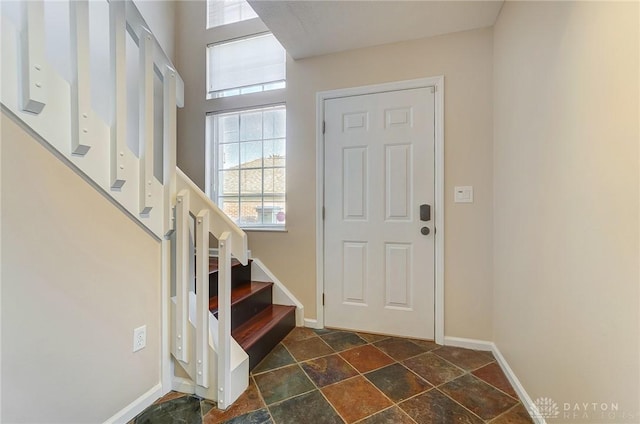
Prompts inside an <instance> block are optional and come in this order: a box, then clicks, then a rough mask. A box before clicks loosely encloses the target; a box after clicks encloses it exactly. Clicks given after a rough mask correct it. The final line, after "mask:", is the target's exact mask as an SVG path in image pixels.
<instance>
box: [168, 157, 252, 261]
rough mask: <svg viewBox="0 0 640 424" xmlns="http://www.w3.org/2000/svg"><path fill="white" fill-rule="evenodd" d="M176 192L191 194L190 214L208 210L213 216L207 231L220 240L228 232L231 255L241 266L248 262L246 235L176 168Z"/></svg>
mask: <svg viewBox="0 0 640 424" xmlns="http://www.w3.org/2000/svg"><path fill="white" fill-rule="evenodd" d="M176 176H177V178H176V190H177V192H178V193H179V192H180V191H182V190H188V191H189V193H190V194H191V198H190V202H191V205H192V207H191V212H192V213H194V212H195V213H197V212H199V211H201V210H203V209H208V210H210V211H211V212H212V214H213V215H214V216H215V218H214V219H211V220H210V224H209V231H210V232H211V234H213V235H214V237H215V238H217V239H218V240H220V237H222V234H224V233H225V232H227V231H228V232H229V233H230V234H231V241H232V247H231V253H232V254H233V256H234V257H235V258H236V259H237V260H239V261H240V262H241V263H242V264H243V265H246V264H247V263H248V261H249V250H248V246H247V244H248V242H247V233H245V232H244V231H242V229H241V228H240V227H238V225H237V224H236V223H235V222H233V220H231V218H229V217H228V216H227V215H226V214H225V213H224V212H223V211H222V210H220V208H219V207H218V205H216V204H215V203H214V202H213V201H212V200H211V199H210V198H209V197H208V196H207V195H206V193H204V192H203V191H202V190H200V188H199V187H198V186H197V185H196V184H195V183H194V182H193V181H191V180H190V179H189V177H187V176H186V175H185V173H184V172H182V171H181V170H180V168H176Z"/></svg>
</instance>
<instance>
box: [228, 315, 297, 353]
mask: <svg viewBox="0 0 640 424" xmlns="http://www.w3.org/2000/svg"><path fill="white" fill-rule="evenodd" d="M295 309H296V307H295V306H285V305H271V306H269V307H267V308H266V309H265V310H263V311H261V312H260V313H258V314H257V315H256V316H254V317H253V318H251V319H250V320H249V321H247V322H245V323H244V324H242V325H241V326H239V327H238V328H236V329H235V330H234V331H233V332H232V334H231V335H232V336H233V338H234V339H235V340H236V342H238V344H239V345H240V346H242V348H243V349H244V350H248V349H249V348H250V347H251V346H253V345H254V344H255V343H256V342H258V341H259V340H260V338H261V337H262V336H263V335H264V334H266V333H268V332H269V330H271V329H272V328H273V327H275V326H276V325H277V324H278V323H279V322H280V321H281V320H282V319H284V318H285V317H286V316H287V315H288V314H289V313H291V312H292V311H295Z"/></svg>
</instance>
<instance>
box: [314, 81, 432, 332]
mask: <svg viewBox="0 0 640 424" xmlns="http://www.w3.org/2000/svg"><path fill="white" fill-rule="evenodd" d="M422 87H435V90H436V92H435V135H434V136H435V137H434V142H435V205H434V215H435V228H436V231H435V234H434V237H435V293H434V296H435V297H434V298H435V305H434V306H435V316H434V325H435V342H436V343H438V344H443V343H444V76H442V75H441V76H437V77H430V78H420V79H415V80H409V81H398V82H391V83H385V84H377V85H367V86H363V87H353V88H343V89H338V90H330V91H321V92H318V93H317V94H316V205H317V209H316V317H317V318H316V322H315V323H314V324H315V327H316V328H322V327H324V307H323V305H322V295H323V293H324V221H323V219H322V211H323V208H324V135H323V133H322V126H323V121H324V101H325V100H328V99H335V98H340V97H349V96H358V95H364V94H374V93H381V92H386V91H398V90H409V89H413V88H422ZM305 321H306V322H307V323H308V324H311V323H312V320H305Z"/></svg>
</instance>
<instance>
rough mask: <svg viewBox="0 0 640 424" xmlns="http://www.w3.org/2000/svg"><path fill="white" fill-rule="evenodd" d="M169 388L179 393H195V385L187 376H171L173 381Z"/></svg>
mask: <svg viewBox="0 0 640 424" xmlns="http://www.w3.org/2000/svg"><path fill="white" fill-rule="evenodd" d="M171 390H174V391H176V392H180V393H191V394H193V393H195V392H196V385H195V383H194V382H193V381H191V380H189V379H188V378H183V377H173V381H172V383H171Z"/></svg>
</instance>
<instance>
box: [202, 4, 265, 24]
mask: <svg viewBox="0 0 640 424" xmlns="http://www.w3.org/2000/svg"><path fill="white" fill-rule="evenodd" d="M257 17H258V15H256V12H254V11H253V9H252V8H251V6H249V3H247V2H246V1H245V0H207V29H208V28H213V27H217V26H221V25H226V24H231V23H234V22H240V21H245V20H247V19H252V18H257Z"/></svg>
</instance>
